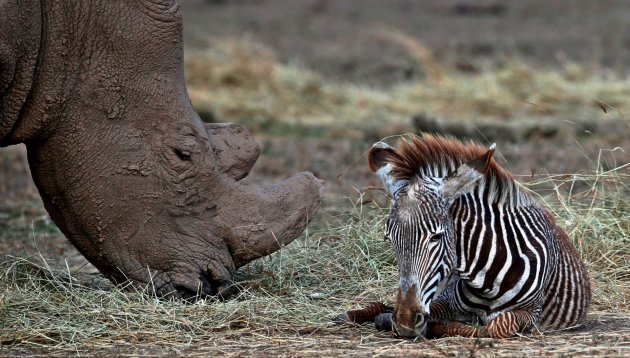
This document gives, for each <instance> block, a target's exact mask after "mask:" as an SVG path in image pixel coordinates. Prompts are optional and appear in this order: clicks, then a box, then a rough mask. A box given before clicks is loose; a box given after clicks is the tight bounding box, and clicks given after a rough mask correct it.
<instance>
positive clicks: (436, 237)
mask: <svg viewBox="0 0 630 358" xmlns="http://www.w3.org/2000/svg"><path fill="white" fill-rule="evenodd" d="M443 236H444V233H443V232H438V233H437V234H433V236H431V237H430V238H429V241H431V242H438V241H440V240H442V237H443Z"/></svg>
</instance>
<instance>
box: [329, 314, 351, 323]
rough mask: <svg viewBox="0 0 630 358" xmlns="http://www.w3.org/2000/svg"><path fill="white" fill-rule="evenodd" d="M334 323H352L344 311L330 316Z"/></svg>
mask: <svg viewBox="0 0 630 358" xmlns="http://www.w3.org/2000/svg"><path fill="white" fill-rule="evenodd" d="M332 321H333V323H335V324H344V323H353V322H352V321H351V320H350V318H348V315H347V314H346V313H342V314H338V315H336V316H335V317H333V318H332Z"/></svg>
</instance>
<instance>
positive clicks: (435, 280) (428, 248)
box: [368, 134, 591, 338]
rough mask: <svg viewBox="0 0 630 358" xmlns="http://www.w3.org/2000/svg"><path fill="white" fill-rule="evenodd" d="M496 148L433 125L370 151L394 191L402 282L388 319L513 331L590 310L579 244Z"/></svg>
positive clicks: (410, 332)
mask: <svg viewBox="0 0 630 358" xmlns="http://www.w3.org/2000/svg"><path fill="white" fill-rule="evenodd" d="M493 153H494V145H493V146H492V147H490V149H487V148H485V147H483V146H481V145H478V144H474V143H472V142H467V143H464V142H460V141H457V140H455V139H452V138H446V137H441V136H433V135H426V134H425V135H423V136H422V137H414V138H412V139H410V140H405V141H402V143H401V144H400V145H399V147H398V148H397V149H393V148H391V147H390V146H388V145H387V144H384V143H382V142H378V143H376V144H375V145H374V146H373V147H372V149H371V150H370V152H369V155H368V160H369V165H370V168H371V169H372V171H374V172H376V174H377V175H378V176H379V177H380V179H381V180H382V182H383V184H384V186H385V188H386V190H387V191H388V193H389V194H390V196H391V199H392V207H391V210H390V213H389V216H388V218H387V227H386V230H385V238H386V240H388V241H390V242H391V244H392V246H393V248H394V250H395V253H396V257H397V260H398V270H399V290H398V295H397V298H396V305H395V308H394V310H393V313H390V314H389V315H387V314H385V315H384V317H380V321H381V324H383V322H384V323H385V324H389V325H391V329H392V330H393V331H394V333H395V334H397V335H400V336H406V337H414V336H423V335H426V334H429V335H433V336H436V335H437V336H452V335H465V336H476V337H494V338H504V337H510V336H512V335H514V334H515V333H517V332H521V331H527V330H531V329H532V328H534V327H538V328H541V329H542V328H551V329H557V328H564V327H570V326H573V325H576V324H578V323H580V322H582V321H583V320H584V318H585V317H586V313H587V310H588V306H589V304H590V300H591V290H590V282H589V277H588V273H587V271H586V268H585V266H584V263H583V262H582V260H581V259H580V257H579V254H578V252H577V251H576V249H575V248H574V246H573V245H572V244H571V242H570V241H569V239H568V237H567V235H566V234H565V232H564V231H563V230H562V229H561V228H560V227H559V226H558V225H556V222H555V219H554V217H553V215H552V214H551V212H550V211H548V210H545V209H542V208H541V207H539V206H538V205H537V204H536V203H535V201H534V200H533V198H532V197H531V196H530V195H529V194H528V193H526V192H525V191H524V190H523V189H522V188H521V186H520V185H519V184H518V183H517V182H516V181H515V180H514V178H513V177H512V176H511V175H510V174H509V173H508V172H507V171H506V170H505V169H503V168H501V167H500V166H499V165H498V164H497V163H496V162H495V161H494V160H493V158H492V155H493ZM389 320H391V322H388V321H389ZM473 323H481V324H482V325H481V326H477V325H472V324H473ZM427 327H428V330H429V331H430V332H427Z"/></svg>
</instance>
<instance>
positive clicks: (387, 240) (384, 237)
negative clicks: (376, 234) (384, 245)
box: [383, 235, 392, 243]
mask: <svg viewBox="0 0 630 358" xmlns="http://www.w3.org/2000/svg"><path fill="white" fill-rule="evenodd" d="M383 241H385V242H390V243H391V242H392V240H391V239H390V238H389V236H387V235H383Z"/></svg>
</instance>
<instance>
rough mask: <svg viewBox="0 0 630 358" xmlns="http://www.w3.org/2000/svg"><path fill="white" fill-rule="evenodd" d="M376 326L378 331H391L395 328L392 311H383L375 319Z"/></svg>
mask: <svg viewBox="0 0 630 358" xmlns="http://www.w3.org/2000/svg"><path fill="white" fill-rule="evenodd" d="M374 326H375V327H376V329H377V330H378V331H381V332H383V331H385V332H391V331H392V329H393V326H392V313H391V312H385V313H381V314H379V315H378V316H376V318H375V319H374Z"/></svg>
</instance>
